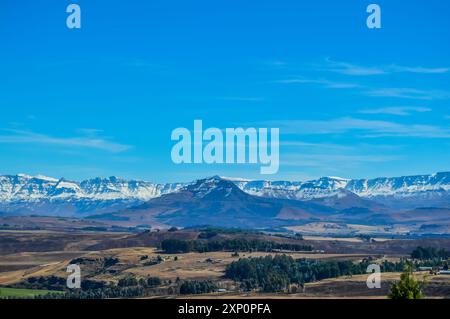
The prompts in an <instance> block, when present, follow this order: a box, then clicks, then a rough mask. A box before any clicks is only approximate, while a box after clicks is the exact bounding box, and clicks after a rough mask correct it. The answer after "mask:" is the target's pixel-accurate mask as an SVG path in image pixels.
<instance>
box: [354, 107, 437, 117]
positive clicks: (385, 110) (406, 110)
mask: <svg viewBox="0 0 450 319" xmlns="http://www.w3.org/2000/svg"><path fill="white" fill-rule="evenodd" d="M431 111H432V109H430V108H428V107H414V106H394V107H381V108H371V109H364V110H360V111H359V112H358V113H361V114H387V115H398V116H408V115H412V114H413V113H425V112H431Z"/></svg>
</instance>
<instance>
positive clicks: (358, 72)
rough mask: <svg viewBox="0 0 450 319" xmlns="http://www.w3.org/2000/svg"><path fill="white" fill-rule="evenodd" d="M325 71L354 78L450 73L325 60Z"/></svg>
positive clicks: (449, 69) (440, 68)
mask: <svg viewBox="0 0 450 319" xmlns="http://www.w3.org/2000/svg"><path fill="white" fill-rule="evenodd" d="M324 69H325V70H326V71H330V72H335V73H340V74H345V75H354V76H370V75H381V74H389V73H419V74H442V73H448V72H450V68H448V67H437V68H430V67H423V66H402V65H397V64H390V65H381V66H363V65H358V64H354V63H348V62H339V61H333V60H331V59H329V58H328V59H326V66H325V67H324Z"/></svg>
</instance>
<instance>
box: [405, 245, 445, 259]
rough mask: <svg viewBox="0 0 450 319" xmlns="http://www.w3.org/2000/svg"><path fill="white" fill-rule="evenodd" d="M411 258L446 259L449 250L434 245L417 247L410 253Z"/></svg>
mask: <svg viewBox="0 0 450 319" xmlns="http://www.w3.org/2000/svg"><path fill="white" fill-rule="evenodd" d="M411 258H413V259H419V260H431V259H444V260H446V259H448V258H450V251H448V250H445V249H444V248H441V249H439V248H435V247H421V246H419V247H417V248H416V249H414V250H413V252H412V253H411Z"/></svg>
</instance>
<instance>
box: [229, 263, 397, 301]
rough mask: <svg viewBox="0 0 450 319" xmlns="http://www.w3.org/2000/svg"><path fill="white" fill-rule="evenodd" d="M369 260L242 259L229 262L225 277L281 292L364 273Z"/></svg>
mask: <svg viewBox="0 0 450 319" xmlns="http://www.w3.org/2000/svg"><path fill="white" fill-rule="evenodd" d="M370 263H371V262H370V260H369V259H366V260H363V261H362V262H360V263H359V264H354V263H353V262H351V261H318V260H309V259H298V260H294V259H293V258H292V257H290V256H287V255H277V256H275V257H272V256H265V257H258V258H245V259H239V260H238V261H235V262H232V263H231V264H229V265H228V266H227V267H226V270H225V277H226V278H228V279H232V280H234V281H238V282H240V285H241V289H243V290H246V291H250V290H254V289H256V290H261V291H263V292H280V291H285V290H286V289H287V288H288V287H289V285H291V284H297V285H299V286H303V285H304V284H305V283H307V282H313V281H317V280H322V279H327V278H335V277H340V276H345V275H347V276H350V275H356V274H365V273H366V271H367V267H368V266H369V264H370ZM380 267H381V271H383V272H386V271H402V270H403V269H404V267H405V261H400V262H398V263H392V262H388V261H384V262H383V263H382V264H381V265H380Z"/></svg>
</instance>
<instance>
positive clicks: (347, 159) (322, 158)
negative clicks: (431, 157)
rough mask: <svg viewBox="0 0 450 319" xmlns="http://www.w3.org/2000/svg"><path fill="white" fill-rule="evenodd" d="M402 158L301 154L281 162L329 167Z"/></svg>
mask: <svg viewBox="0 0 450 319" xmlns="http://www.w3.org/2000/svg"><path fill="white" fill-rule="evenodd" d="M400 159H402V157H401V156H398V155H360V154H299V155H287V156H283V157H282V158H281V163H280V164H281V165H283V166H284V165H286V166H295V167H302V166H306V167H321V168H329V167H336V166H339V167H341V166H343V165H348V166H353V165H355V164H362V163H382V162H391V161H395V160H400ZM337 164H339V165H337Z"/></svg>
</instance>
